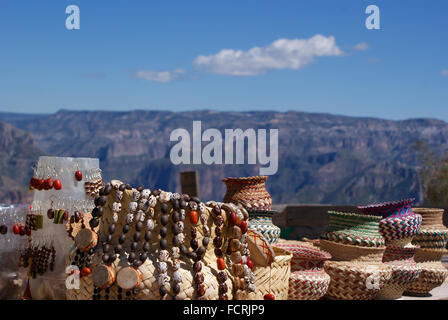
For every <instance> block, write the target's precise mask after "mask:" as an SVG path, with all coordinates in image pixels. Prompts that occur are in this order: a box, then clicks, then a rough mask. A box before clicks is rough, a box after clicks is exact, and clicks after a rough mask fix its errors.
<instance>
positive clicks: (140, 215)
mask: <svg viewBox="0 0 448 320" xmlns="http://www.w3.org/2000/svg"><path fill="white" fill-rule="evenodd" d="M135 219H137V221H142V222H143V221H145V213H144V212H143V211H142V210H139V211H138V212H137V216H136V217H135Z"/></svg>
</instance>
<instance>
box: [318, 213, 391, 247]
mask: <svg viewBox="0 0 448 320" xmlns="http://www.w3.org/2000/svg"><path fill="white" fill-rule="evenodd" d="M328 216H329V220H330V222H329V225H328V229H327V230H326V232H324V233H322V235H321V238H322V239H324V240H330V241H335V242H340V243H343V244H349V245H356V246H364V247H382V246H384V239H383V237H382V236H381V234H380V233H379V232H378V225H379V222H380V220H381V217H377V216H371V215H361V214H356V213H344V212H335V211H329V212H328Z"/></svg>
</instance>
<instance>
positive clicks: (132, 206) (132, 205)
mask: <svg viewBox="0 0 448 320" xmlns="http://www.w3.org/2000/svg"><path fill="white" fill-rule="evenodd" d="M136 210H137V202H134V201H133V202H129V211H131V212H134V211H136Z"/></svg>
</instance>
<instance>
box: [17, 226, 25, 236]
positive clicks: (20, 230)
mask: <svg viewBox="0 0 448 320" xmlns="http://www.w3.org/2000/svg"><path fill="white" fill-rule="evenodd" d="M19 234H20V235H21V236H24V235H25V234H26V230H25V226H20V227H19Z"/></svg>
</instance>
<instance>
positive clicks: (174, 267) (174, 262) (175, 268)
mask: <svg viewBox="0 0 448 320" xmlns="http://www.w3.org/2000/svg"><path fill="white" fill-rule="evenodd" d="M179 269H180V262H179V260H174V261H173V270H174V271H177V270H179Z"/></svg>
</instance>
